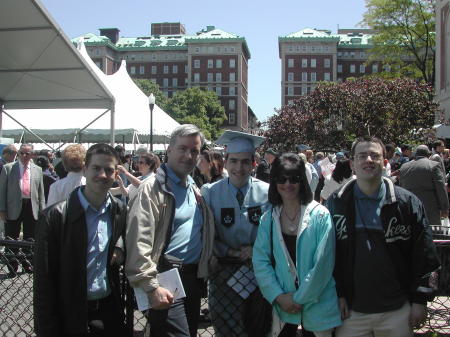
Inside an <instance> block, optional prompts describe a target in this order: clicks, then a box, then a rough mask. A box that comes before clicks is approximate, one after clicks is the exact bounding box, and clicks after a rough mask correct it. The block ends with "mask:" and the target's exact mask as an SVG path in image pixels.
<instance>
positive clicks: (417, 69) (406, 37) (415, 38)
mask: <svg viewBox="0 0 450 337" xmlns="http://www.w3.org/2000/svg"><path fill="white" fill-rule="evenodd" d="M434 3H435V0H366V7H367V11H366V13H365V14H364V19H363V21H362V24H364V25H366V26H367V27H369V28H372V29H374V30H375V31H376V33H375V35H374V36H373V39H372V43H373V48H372V50H371V56H370V57H369V61H374V60H382V61H383V62H384V63H385V64H389V65H390V66H391V71H393V72H394V73H395V74H396V75H398V76H404V75H406V76H408V77H411V78H415V79H422V80H424V81H425V82H427V83H428V84H430V85H431V86H434V78H435V44H436V41H435V12H434Z"/></svg>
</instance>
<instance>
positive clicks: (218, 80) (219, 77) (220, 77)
mask: <svg viewBox="0 0 450 337" xmlns="http://www.w3.org/2000/svg"><path fill="white" fill-rule="evenodd" d="M216 82H222V73H216Z"/></svg>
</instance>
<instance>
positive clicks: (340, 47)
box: [278, 28, 389, 105]
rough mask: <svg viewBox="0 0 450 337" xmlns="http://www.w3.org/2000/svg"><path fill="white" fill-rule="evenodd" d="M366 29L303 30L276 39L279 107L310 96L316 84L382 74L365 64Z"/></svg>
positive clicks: (377, 67) (378, 67)
mask: <svg viewBox="0 0 450 337" xmlns="http://www.w3.org/2000/svg"><path fill="white" fill-rule="evenodd" d="M372 35H373V31H372V30H370V29H339V30H338V33H337V34H335V35H333V34H331V31H329V30H320V29H311V28H305V29H303V30H301V31H299V32H296V33H292V34H289V35H286V36H282V37H279V38H278V48H279V56H280V59H281V104H282V105H285V104H289V103H290V102H291V101H292V100H293V99H294V98H296V97H299V96H302V95H306V94H308V93H310V92H312V91H313V90H314V89H315V87H316V85H317V82H319V81H338V82H341V81H345V80H346V79H347V78H349V77H360V76H364V75H369V74H372V73H376V72H379V71H382V70H387V71H389V69H388V67H385V68H384V69H382V64H381V62H371V63H369V64H367V61H368V56H369V55H368V52H367V51H368V49H369V48H371V47H372V45H371V37H372Z"/></svg>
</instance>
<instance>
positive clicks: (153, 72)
mask: <svg viewBox="0 0 450 337" xmlns="http://www.w3.org/2000/svg"><path fill="white" fill-rule="evenodd" d="M157 72H158V69H157V68H156V66H152V74H156V73H157Z"/></svg>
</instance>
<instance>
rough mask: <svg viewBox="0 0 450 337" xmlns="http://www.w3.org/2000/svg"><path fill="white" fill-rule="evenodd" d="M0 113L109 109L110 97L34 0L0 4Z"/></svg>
mask: <svg viewBox="0 0 450 337" xmlns="http://www.w3.org/2000/svg"><path fill="white" fill-rule="evenodd" d="M0 45H1V49H2V52H1V53H0V104H3V105H4V108H5V109H30V108H34V109H54V108H92V109H94V108H103V109H111V108H113V105H114V98H113V95H112V94H111V93H110V91H109V90H108V88H107V87H106V86H105V85H104V84H103V83H102V82H101V81H100V80H99V78H98V76H97V75H96V74H95V73H94V72H93V71H92V69H91V68H90V67H89V66H88V65H87V63H86V61H85V59H84V58H83V57H81V56H80V54H79V53H77V52H76V49H75V48H74V46H73V44H72V43H71V41H70V40H69V39H68V38H67V36H66V35H65V34H64V33H63V31H62V30H61V28H60V27H59V26H58V25H57V24H56V22H55V21H54V20H53V19H52V18H51V17H50V15H49V13H48V12H47V11H46V10H45V8H44V7H43V6H42V4H41V3H40V2H39V1H38V0H1V1H0Z"/></svg>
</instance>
